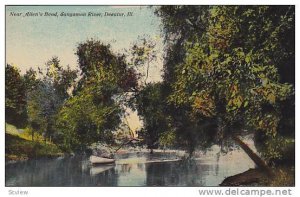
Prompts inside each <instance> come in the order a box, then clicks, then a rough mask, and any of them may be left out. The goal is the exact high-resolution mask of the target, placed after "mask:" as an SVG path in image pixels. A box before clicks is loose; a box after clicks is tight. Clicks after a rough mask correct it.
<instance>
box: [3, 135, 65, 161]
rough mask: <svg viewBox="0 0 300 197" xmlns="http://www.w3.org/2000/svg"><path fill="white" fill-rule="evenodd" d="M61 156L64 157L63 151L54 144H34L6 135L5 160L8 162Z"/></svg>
mask: <svg viewBox="0 0 300 197" xmlns="http://www.w3.org/2000/svg"><path fill="white" fill-rule="evenodd" d="M60 155H62V153H61V150H60V149H59V148H58V147H57V146H56V145H54V144H49V143H48V144H45V143H41V142H33V141H29V140H25V139H23V138H20V137H18V136H15V135H11V134H8V133H6V134H5V158H6V159H8V160H20V159H21V160H22V159H28V158H32V159H36V158H41V157H57V156H60Z"/></svg>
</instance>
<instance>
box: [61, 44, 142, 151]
mask: <svg viewBox="0 0 300 197" xmlns="http://www.w3.org/2000/svg"><path fill="white" fill-rule="evenodd" d="M76 54H77V55H78V63H79V68H80V70H81V76H80V77H81V78H80V80H79V82H78V84H77V86H76V88H75V89H74V91H73V92H74V96H73V97H72V98H70V99H69V100H68V101H67V102H66V103H65V104H64V106H63V107H62V108H61V110H60V112H59V114H58V116H57V126H56V127H57V130H58V131H59V136H60V137H59V138H60V142H61V144H62V147H63V148H64V149H65V150H67V151H71V150H80V151H83V150H84V149H85V148H86V147H87V146H88V145H90V144H92V143H94V142H98V141H100V142H107V143H113V139H112V136H113V135H112V131H113V130H115V129H116V128H117V127H118V126H119V124H120V122H121V117H122V114H123V113H124V111H123V110H122V108H121V104H120V103H121V100H122V98H121V97H122V96H123V95H124V93H125V92H126V91H131V90H134V89H135V88H136V87H137V75H136V72H135V70H134V69H132V68H130V67H128V65H127V64H126V61H125V56H124V55H116V54H114V53H113V52H112V51H111V49H110V46H109V45H105V44H103V43H102V42H100V41H96V40H87V41H86V42H84V43H80V44H79V45H78V47H77V52H76Z"/></svg>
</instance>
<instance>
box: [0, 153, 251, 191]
mask: <svg viewBox="0 0 300 197" xmlns="http://www.w3.org/2000/svg"><path fill="white" fill-rule="evenodd" d="M176 158H177V157H176V155H174V153H173V154H170V153H168V154H167V153H154V154H153V155H150V154H147V153H143V154H142V153H129V154H123V155H116V159H117V162H116V164H114V165H102V166H96V167H93V166H91V165H90V164H89V162H88V158H87V157H84V156H74V157H69V158H56V159H41V160H31V161H25V162H18V163H14V164H7V165H6V166H5V169H6V170H5V180H6V186H58V187H59V186H92V187H95V186H217V185H219V184H220V183H221V182H222V180H223V179H224V178H225V177H228V176H231V175H234V174H237V173H241V172H243V171H246V170H248V169H249V168H252V167H254V164H253V163H252V162H251V161H250V160H249V159H248V158H247V156H246V155H245V154H244V153H243V152H240V151H236V152H234V153H233V154H227V155H226V156H221V157H219V159H217V157H216V155H215V154H211V155H205V156H203V157H201V158H199V159H196V160H194V161H190V162H182V161H172V162H152V163H148V162H149V161H150V162H151V161H158V160H165V159H176Z"/></svg>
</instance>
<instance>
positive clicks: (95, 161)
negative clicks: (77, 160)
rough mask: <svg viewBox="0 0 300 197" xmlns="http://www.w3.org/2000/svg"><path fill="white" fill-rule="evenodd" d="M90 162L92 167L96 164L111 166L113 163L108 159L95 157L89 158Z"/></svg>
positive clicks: (113, 161)
mask: <svg viewBox="0 0 300 197" xmlns="http://www.w3.org/2000/svg"><path fill="white" fill-rule="evenodd" d="M90 162H91V163H92V164H94V165H97V164H112V163H115V160H114V159H108V158H104V157H97V156H94V155H92V156H90Z"/></svg>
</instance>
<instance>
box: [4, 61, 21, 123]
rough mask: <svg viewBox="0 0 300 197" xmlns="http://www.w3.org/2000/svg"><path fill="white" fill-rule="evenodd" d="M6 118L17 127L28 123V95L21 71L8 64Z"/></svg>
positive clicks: (6, 70)
mask: <svg viewBox="0 0 300 197" xmlns="http://www.w3.org/2000/svg"><path fill="white" fill-rule="evenodd" d="M5 117H6V121H7V122H9V123H11V124H15V125H17V126H24V125H25V123H26V93H25V88H24V83H23V80H22V77H21V75H20V71H19V70H18V69H17V68H15V67H13V66H11V65H9V64H7V65H6V67H5Z"/></svg>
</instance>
